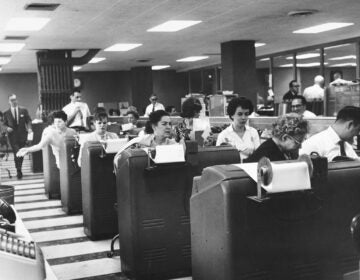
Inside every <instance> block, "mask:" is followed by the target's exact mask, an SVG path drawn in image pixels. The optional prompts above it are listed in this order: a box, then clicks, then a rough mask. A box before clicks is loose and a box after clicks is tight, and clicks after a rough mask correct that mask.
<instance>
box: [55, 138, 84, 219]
mask: <svg viewBox="0 0 360 280" xmlns="http://www.w3.org/2000/svg"><path fill="white" fill-rule="evenodd" d="M78 149H79V145H78V144H77V143H76V141H75V138H74V137H66V138H65V140H64V142H63V144H62V146H61V148H60V192H61V204H62V208H63V210H64V211H65V213H66V214H75V213H81V212H82V200H81V172H80V168H79V166H78V165H77V162H76V161H77V156H76V155H77V154H78Z"/></svg>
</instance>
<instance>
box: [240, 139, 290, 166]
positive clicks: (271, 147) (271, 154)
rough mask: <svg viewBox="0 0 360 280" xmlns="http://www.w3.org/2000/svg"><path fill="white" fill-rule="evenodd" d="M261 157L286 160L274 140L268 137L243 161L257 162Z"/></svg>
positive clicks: (271, 159)
mask: <svg viewBox="0 0 360 280" xmlns="http://www.w3.org/2000/svg"><path fill="white" fill-rule="evenodd" d="M262 157H267V158H268V159H270V161H278V160H287V159H288V158H286V157H285V155H284V154H283V152H281V151H280V150H279V148H278V146H277V145H276V144H275V142H274V141H273V140H272V139H271V138H270V139H268V140H266V141H265V142H264V143H262V144H261V145H260V146H259V148H257V149H256V150H255V151H254V153H253V154H252V155H251V156H249V157H248V158H247V159H245V160H244V162H257V161H259V160H260V159H261V158H262Z"/></svg>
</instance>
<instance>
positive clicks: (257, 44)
mask: <svg viewBox="0 0 360 280" xmlns="http://www.w3.org/2000/svg"><path fill="white" fill-rule="evenodd" d="M265 45H266V44H265V43H255V48H258V47H262V46H265Z"/></svg>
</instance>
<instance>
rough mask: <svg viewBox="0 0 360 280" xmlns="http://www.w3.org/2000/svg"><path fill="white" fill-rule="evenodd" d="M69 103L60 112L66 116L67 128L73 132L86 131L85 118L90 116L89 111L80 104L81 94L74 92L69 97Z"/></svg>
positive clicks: (82, 103) (85, 106) (86, 106)
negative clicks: (73, 130) (72, 129)
mask: <svg viewBox="0 0 360 280" xmlns="http://www.w3.org/2000/svg"><path fill="white" fill-rule="evenodd" d="M70 100H71V102H70V103H69V104H68V105H66V106H65V107H64V108H63V109H62V110H63V111H64V112H65V113H66V115H67V116H68V120H67V126H68V127H70V128H74V129H75V130H82V131H83V130H86V129H88V127H87V125H86V118H87V117H89V116H90V110H89V107H88V105H87V104H86V103H84V102H81V93H80V92H79V91H74V92H73V94H72V95H70Z"/></svg>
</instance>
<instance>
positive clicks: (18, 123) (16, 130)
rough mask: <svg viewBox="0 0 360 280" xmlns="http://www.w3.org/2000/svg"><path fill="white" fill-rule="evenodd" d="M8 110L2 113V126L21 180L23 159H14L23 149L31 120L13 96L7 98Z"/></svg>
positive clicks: (26, 111) (29, 131)
mask: <svg viewBox="0 0 360 280" xmlns="http://www.w3.org/2000/svg"><path fill="white" fill-rule="evenodd" d="M9 104H10V108H9V109H8V110H7V111H5V112H4V125H5V126H6V130H7V133H8V137H9V142H10V145H11V148H12V151H13V153H14V160H15V167H16V171H17V178H18V179H21V178H22V176H23V174H22V172H21V167H22V162H23V158H22V157H21V158H19V157H16V153H17V152H18V150H19V149H21V148H22V147H25V145H26V140H27V135H28V133H31V132H32V129H31V118H30V115H29V112H28V110H27V109H25V108H23V107H20V106H18V102H17V98H16V95H15V94H12V95H10V96H9Z"/></svg>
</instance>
